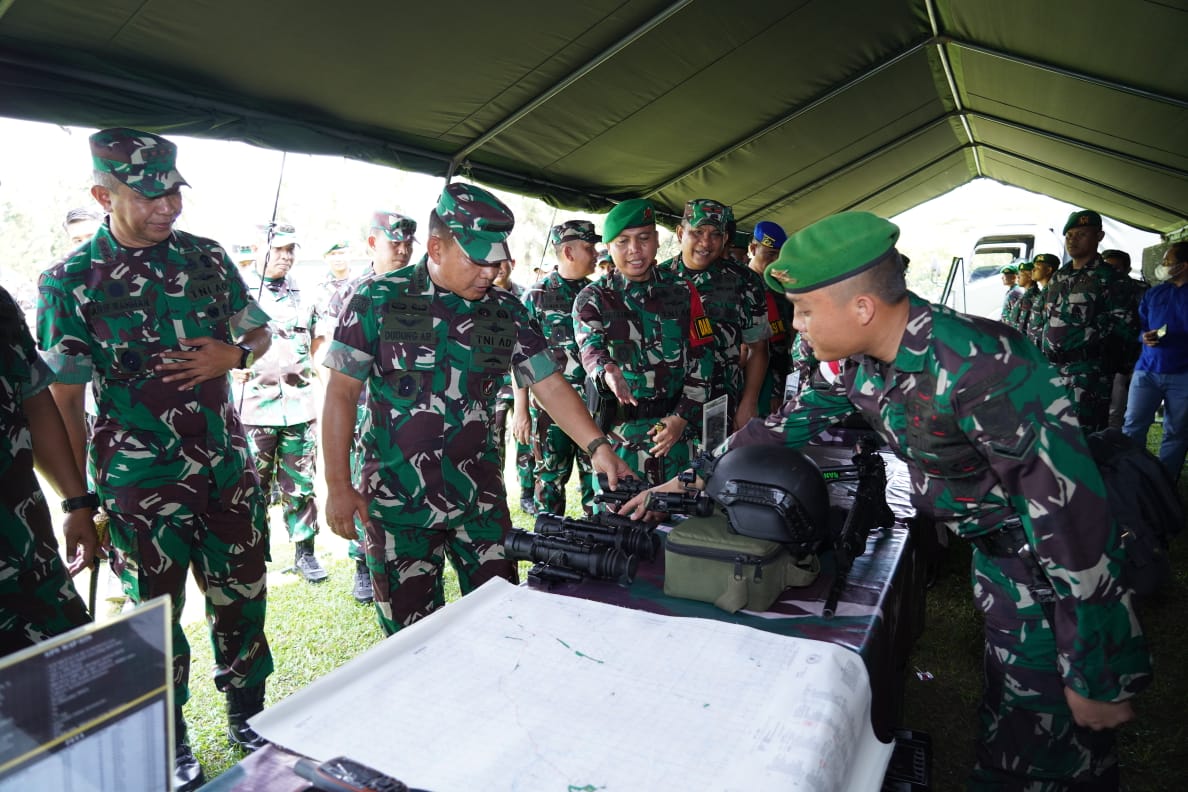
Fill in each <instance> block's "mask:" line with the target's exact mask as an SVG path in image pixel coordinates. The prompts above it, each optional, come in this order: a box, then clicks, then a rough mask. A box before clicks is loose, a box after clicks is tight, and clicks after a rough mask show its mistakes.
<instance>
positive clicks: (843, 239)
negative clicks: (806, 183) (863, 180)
mask: <svg viewBox="0 0 1188 792" xmlns="http://www.w3.org/2000/svg"><path fill="white" fill-rule="evenodd" d="M897 241H899V226H897V225H895V224H894V223H892V222H891V221H889V220H884V219H883V218H881V217H879V216H878V215H874V214H871V213H870V212H842V213H840V214H835V215H832V216H831V217H826V218H825V219H823V220H818V221H817V222H815V223H813V224H812V225H810V226H808V227H807V228H803V229H801V230H800V231H797V232H796V233H795V234H793V235H792V236H790V237H788V241H787V242H785V243H784V246H783V247H782V248H780V257H779V258H778V259H776V260H775V261H774V262H772V263H771V264H770V265H768V267H767V269H766V270H765V271H764V273H763V279H764V280H765V281H767V285H768V286H770V287H771V288H772V289H774V290H775V291H782V292H785V293H786V294H802V293H804V292H810V291H814V290H816V289H821V288H824V287H825V286H831V285H833V284H834V283H838V282H840V281H843V280H846V279H847V278H852V277H853V276H855V275H857V274H859V273H861V272H865V271H866V270H868V269H870V268H871V267H873V266H875V265H876V264H879V263H881V262H883V261H884V260H886V258H887V256H888V254H892V253H894V251H895V243H896V242H897Z"/></svg>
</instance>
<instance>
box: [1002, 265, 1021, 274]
mask: <svg viewBox="0 0 1188 792" xmlns="http://www.w3.org/2000/svg"><path fill="white" fill-rule="evenodd" d="M998 274H999V275H1018V274H1019V268H1018V267H1016V266H1015V265H1014V264H1007V265H1006V266H1005V267H1003V268H1002V269H1000V270H999V271H998Z"/></svg>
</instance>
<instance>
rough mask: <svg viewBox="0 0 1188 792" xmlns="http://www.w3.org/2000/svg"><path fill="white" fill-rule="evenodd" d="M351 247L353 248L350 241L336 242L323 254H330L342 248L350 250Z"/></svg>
mask: <svg viewBox="0 0 1188 792" xmlns="http://www.w3.org/2000/svg"><path fill="white" fill-rule="evenodd" d="M350 249H351V243H350V242H345V241H340V242H335V243H334V244H333V245H331V246H330V247H328V248H326V252H325V253H323V254H322V255H324V256H329V255H330V254H331V253H337V252H338V251H340V250H342V251H346V250H350Z"/></svg>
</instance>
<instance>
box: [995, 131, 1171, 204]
mask: <svg viewBox="0 0 1188 792" xmlns="http://www.w3.org/2000/svg"><path fill="white" fill-rule="evenodd" d="M978 145H979V146H983V147H984V148H986V149H989V150H990V151H995V152H998V153H999V154H1004V155H1006V156H1008V157H1014V158H1015V159H1018V160H1022V161H1023V162H1026V163H1028V164H1029V165H1034V166H1036V167H1037V168H1042V169H1043V170H1047V171H1052V172H1053V173H1059V174H1060V175H1061V176H1067V177H1068V178H1070V179H1073V180H1075V181H1078V182H1083V183H1085V184H1091V185H1093V186H1094V187H1096V188H1098V189H1100V190H1104V191H1105V192H1107V193H1112V194H1114V195H1119V196H1121V197H1123V198H1127V199H1129V200H1131V201H1134V202H1136V203H1140V204H1142V205H1143V206H1148V207H1150V208H1152V209H1158V210H1159V211H1161V212H1163V213H1165V214H1168V215H1171V216H1172V217H1183V216H1184V213H1183V212H1181V211H1179V210H1177V209H1172V208H1171V207H1168V206H1164V205H1163V204H1160V203H1156V202H1155V201H1152V200H1150V199H1147V198H1140V197H1139V196H1137V195H1134V194H1132V193H1129V192H1126V191H1125V190H1121V189H1119V188H1117V187H1114V186H1111V185H1108V184H1105V183H1104V182H1099V181H1096V180H1094V179H1090V178H1089V177H1087V176H1084V175H1082V174H1079V173H1072V172H1071V171H1067V170H1065V169H1064V168H1058V167H1056V166H1055V165H1052V164H1050V163H1047V162H1040V161H1039V160H1037V159H1033V158H1031V157H1028V156H1026V155H1024V154H1020V153H1019V152H1017V151H1012V150H1011V149H1005V148H1001V147H999V146H992V145H990V144H989V143H979V144H978Z"/></svg>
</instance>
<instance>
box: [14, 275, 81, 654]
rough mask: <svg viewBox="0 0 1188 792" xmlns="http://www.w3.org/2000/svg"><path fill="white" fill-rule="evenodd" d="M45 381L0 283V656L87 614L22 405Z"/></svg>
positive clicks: (47, 373) (43, 367)
mask: <svg viewBox="0 0 1188 792" xmlns="http://www.w3.org/2000/svg"><path fill="white" fill-rule="evenodd" d="M51 379H52V375H51V374H50V371H49V368H48V367H47V366H46V365H45V362H44V361H43V360H42V359H41V358H40V357H39V356H38V354H37V349H36V347H35V346H34V344H33V337H32V336H30V335H29V328H28V327H26V326H25V320H24V317H23V316H22V315H21V310H20V308H19V307H18V306H17V304H16V303H15V302H14V301H13V299H12V297H11V296H10V295H9V294H8V292H7V291H5V290H4V289H3V288H2V287H0V480H2V481H3V482H4V486H3V487H0V657H3V656H4V655H6V654H9V653H10V652H15V651H17V650H18V649H22V648H24V647H26V646H30V645H32V644H34V643H36V642H38V641H43V640H45V639H46V638H49V637H50V636H53V635H58V634H60V633H64V632H66V631H67V630H70V629H72V628H74V627H78V626H79V625H82V624H86V623H87V622H89V621H90V620H91V619H90V617H89V616H88V615H87V609H86V606H85V605H84V604H83V601H82V598H80V597H79V596H78V592H76V591H75V589H74V584H73V583H71V582H70V576H69V575H68V574H67V571H66V567H65V566H64V565H63V564H62V558H61V556H60V555H59V554H58V541H57V539H55V538H54V526H53V524H52V522H51V521H50V513H49V507H48V506H47V505H46V501H45V496H44V495H43V494H42V492H41V487H40V486H39V485H38V483H37V477H36V476H35V475H34V474H33V438H32V435H31V434H30V432H29V421H28V419H27V418H26V417H25V412H24V409H23V408H22V403H23V402H24V401H25V399H28V398H30V397H32V396H35V395H36V394H37V393H39V392H41V391H42V390H44V389H45V388H46V387H47V386H48V385H49V383H50V380H51Z"/></svg>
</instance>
